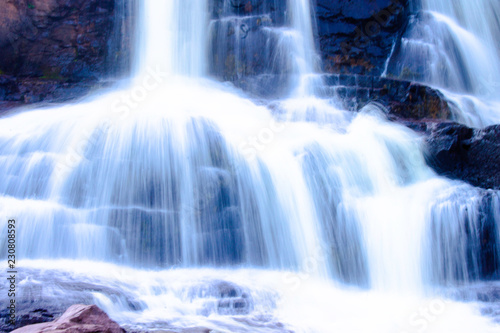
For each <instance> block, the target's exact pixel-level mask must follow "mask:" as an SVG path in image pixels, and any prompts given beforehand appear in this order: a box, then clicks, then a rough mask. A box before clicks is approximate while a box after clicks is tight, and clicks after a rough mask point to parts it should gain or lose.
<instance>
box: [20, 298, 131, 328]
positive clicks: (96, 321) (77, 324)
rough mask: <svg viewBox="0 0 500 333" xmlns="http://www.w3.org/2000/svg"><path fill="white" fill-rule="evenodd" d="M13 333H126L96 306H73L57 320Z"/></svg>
mask: <svg viewBox="0 0 500 333" xmlns="http://www.w3.org/2000/svg"><path fill="white" fill-rule="evenodd" d="M12 332H13V333H98V332H99V333H124V332H125V330H123V329H122V328H121V327H120V325H118V324H117V323H116V322H115V321H113V320H111V319H110V318H109V317H108V315H107V314H106V313H105V312H104V311H102V310H101V309H99V307H97V306H96V305H82V304H76V305H72V306H70V307H69V308H68V310H66V312H64V314H63V315H62V316H61V317H60V318H59V319H57V320H55V321H52V322H49V323H42V324H35V325H28V326H24V327H21V328H18V329H17V330H14V331H12Z"/></svg>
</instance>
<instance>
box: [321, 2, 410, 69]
mask: <svg viewBox="0 0 500 333" xmlns="http://www.w3.org/2000/svg"><path fill="white" fill-rule="evenodd" d="M409 11H410V5H409V4H408V0H349V1H331V0H318V1H317V6H316V15H317V22H318V38H319V46H320V51H321V56H322V60H323V66H324V69H325V71H327V72H330V73H352V74H369V75H380V74H381V73H382V71H383V69H384V65H385V61H386V59H387V58H388V56H389V55H390V53H391V49H392V47H393V45H394V43H395V41H396V40H397V39H398V38H399V36H400V34H401V33H402V31H403V30H404V27H405V26H406V24H407V19H408V14H409Z"/></svg>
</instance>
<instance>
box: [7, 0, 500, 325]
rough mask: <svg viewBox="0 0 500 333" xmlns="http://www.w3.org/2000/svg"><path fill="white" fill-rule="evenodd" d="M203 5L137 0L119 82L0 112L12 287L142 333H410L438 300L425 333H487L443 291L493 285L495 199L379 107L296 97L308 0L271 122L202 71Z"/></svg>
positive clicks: (309, 62)
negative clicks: (13, 226)
mask: <svg viewBox="0 0 500 333" xmlns="http://www.w3.org/2000/svg"><path fill="white" fill-rule="evenodd" d="M207 8H208V6H207V3H206V1H201V0H200V1H189V2H188V1H182V0H177V1H167V0H165V1H155V2H153V1H146V2H144V3H143V4H142V7H141V13H142V15H143V17H142V21H141V22H142V23H141V25H140V34H139V35H140V36H141V38H140V42H139V43H138V48H139V51H138V52H137V53H139V54H140V55H139V58H138V59H139V60H138V61H137V65H136V66H135V68H136V70H135V73H136V74H135V76H134V78H133V79H132V80H131V81H132V84H131V85H130V87H128V88H126V89H122V90H119V89H116V90H113V91H108V92H102V93H101V94H98V95H94V96H91V97H88V99H87V100H86V101H83V102H81V103H78V104H73V105H67V106H64V107H58V108H49V109H38V110H32V111H29V112H21V113H17V114H13V115H11V116H8V117H4V118H2V119H1V120H0V174H2V175H3V179H4V181H3V182H2V184H0V193H1V197H0V211H1V212H2V216H4V219H3V220H2V221H3V222H1V223H2V224H1V228H0V229H1V230H0V232H2V234H6V232H5V230H6V227H7V226H6V221H7V218H12V217H15V218H16V220H17V221H18V229H17V230H18V231H17V248H18V256H19V259H20V264H19V270H20V276H21V278H22V283H21V284H20V286H22V288H21V295H23V297H26V298H28V299H29V298H30V297H34V296H32V295H35V294H36V295H37V296H36V297H41V298H43V297H52V299H53V300H54V301H56V300H57V301H58V302H59V301H60V302H61V303H62V304H65V302H82V301H83V302H94V303H97V304H98V305H99V306H101V307H102V308H103V309H105V310H106V311H107V312H108V313H109V314H110V315H111V316H112V317H113V318H114V319H115V320H118V321H119V322H120V323H121V324H124V325H128V326H130V327H134V328H141V329H145V328H146V329H147V328H150V329H154V328H157V329H160V328H161V329H180V328H188V327H196V326H198V327H199V326H204V327H209V328H211V329H216V330H218V331H221V332H289V331H293V332H332V331H334V332H336V331H342V332H367V331H376V332H414V331H420V327H422V325H423V324H422V322H421V321H420V322H419V321H418V320H417V319H420V317H419V315H418V311H419V308H421V307H432V308H433V309H434V308H435V305H436V304H437V305H439V306H442V307H444V308H445V310H446V311H444V310H443V311H441V312H440V313H439V315H440V316H439V320H437V322H435V321H434V320H432V321H431V320H429V319H426V320H427V321H425V318H424V324H425V325H427V326H428V327H429V332H443V331H456V332H478V331H480V332H495V331H498V327H495V326H494V325H493V324H492V323H490V322H489V320H488V319H487V318H484V317H480V316H479V315H478V314H477V313H476V311H477V310H476V309H475V308H474V307H473V306H471V305H466V304H462V303H459V302H452V301H450V300H447V299H445V298H444V296H445V291H444V289H442V288H443V287H445V286H450V287H456V286H458V285H461V284H464V283H470V282H474V281H477V280H480V279H483V278H494V277H495V276H494V273H495V270H494V268H495V267H497V266H498V264H499V263H498V253H496V252H495V251H497V250H496V247H493V248H492V249H490V252H489V254H488V256H485V255H484V253H485V251H484V249H483V247H484V244H483V243H482V240H483V239H484V234H485V233H488V235H489V237H490V238H491V239H492V240H493V243H494V244H497V242H498V234H499V232H498V228H497V221H498V220H499V216H498V215H499V214H498V209H499V206H500V204H499V202H500V199H499V196H498V194H497V193H496V192H493V191H489V192H487V191H480V190H477V189H474V188H472V187H471V186H469V185H465V184H463V183H460V182H454V181H449V180H446V179H443V178H440V177H437V176H436V175H435V174H434V173H433V172H432V171H431V169H429V168H428V167H427V166H426V165H425V162H424V158H423V154H422V152H421V148H420V140H421V139H420V138H419V137H418V136H417V135H416V134H415V133H413V132H412V131H410V130H409V129H406V128H405V127H402V126H399V125H395V124H392V123H389V122H388V121H386V120H385V119H384V117H383V115H382V112H381V111H380V108H379V107H377V106H376V105H370V106H368V107H366V108H365V109H364V110H363V111H362V112H360V113H359V114H351V113H349V112H347V111H341V110H337V109H335V108H333V107H331V106H329V105H328V104H327V103H325V101H319V100H316V99H315V98H314V96H313V95H312V91H314V89H313V90H310V91H309V92H307V93H305V92H304V90H303V89H302V88H300V87H305V86H304V82H308V80H307V79H304V77H308V76H309V77H310V76H311V74H312V73H314V68H315V64H314V63H315V55H314V51H313V43H312V28H311V20H310V17H311V15H310V9H309V1H307V0H301V1H299V0H297V1H290V2H289V3H288V6H287V8H288V10H289V11H291V13H290V17H291V18H290V19H289V20H288V21H286V26H287V27H286V29H284V30H286V33H289V34H291V35H294V38H292V39H291V41H292V42H291V43H292V44H294V46H293V48H292V51H293V52H292V54H293V55H294V57H295V58H296V59H295V61H296V64H297V67H296V68H297V70H296V71H292V73H294V75H298V76H300V80H297V82H298V84H295V85H293V84H292V85H291V87H290V91H292V93H291V95H292V96H293V98H291V99H289V100H280V101H277V102H276V103H274V102H272V103H271V104H270V105H271V106H272V109H273V110H274V113H277V114H275V115H273V112H271V111H270V109H271V107H270V108H269V109H268V108H267V107H265V106H257V105H256V104H255V103H253V102H252V101H251V100H249V99H248V98H246V97H245V96H244V95H243V94H242V93H241V92H240V91H238V90H235V89H232V88H229V87H227V86H224V85H221V84H218V83H216V82H214V81H212V80H210V79H208V78H207V77H206V73H207V71H208V65H207V64H206V60H205V59H206V55H205V54H206V52H205V46H206V45H207V44H208V43H207V40H206V39H205V38H208V36H206V35H205V33H204V32H205V31H206V27H207V26H209V24H210V23H209V22H208V17H207V10H208V9H207ZM295 51H297V52H298V53H295ZM309 82H310V81H309ZM297 87H299V88H297ZM0 246H1V247H3V248H5V246H6V240H5V239H2V240H1V242H0ZM491 251H493V252H491ZM56 259H57V260H56ZM62 259H63V260H62ZM492 267H493V269H492ZM1 274H4V273H3V272H2V273H1ZM2 278H3V276H2ZM80 284H81V285H80ZM347 285H351V286H352V288H347ZM41 286H43V287H41ZM359 287H361V288H359ZM40 288H42V289H41V291H40ZM30 295H31V296H30ZM57 295H64V296H63V297H59V296H57ZM440 309H441V308H440ZM436 311H437V310H436ZM415 313H417V317H415V316H414V314H415ZM359 316H364V317H365V318H367V320H365V321H359V320H358V319H356V318H359ZM415 320H417V321H415Z"/></svg>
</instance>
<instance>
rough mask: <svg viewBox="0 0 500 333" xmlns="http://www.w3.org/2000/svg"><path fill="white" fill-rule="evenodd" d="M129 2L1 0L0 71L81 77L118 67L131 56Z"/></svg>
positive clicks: (92, 76)
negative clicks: (128, 31) (122, 30)
mask: <svg viewBox="0 0 500 333" xmlns="http://www.w3.org/2000/svg"><path fill="white" fill-rule="evenodd" d="M125 3H126V2H125V1H124V2H123V4H121V1H119V0H116V1H115V0H30V1H28V0H15V1H12V0H0V6H1V8H2V13H1V14H0V48H1V49H2V53H1V54H0V71H1V74H8V75H15V76H16V77H31V78H33V77H38V78H46V79H55V80H60V81H81V80H88V79H97V78H102V77H103V76H105V75H107V74H110V73H113V72H114V71H115V70H116V69H117V66H116V64H117V63H118V68H119V67H120V66H124V65H125V62H126V61H127V60H128V59H127V56H126V54H127V53H128V52H127V51H126V50H128V45H127V42H126V41H127V38H128V37H126V35H127V34H122V33H120V30H121V28H122V26H121V25H122V24H125V25H126V24H128V22H129V21H128V20H126V19H125V16H126V12H125V11H124V8H121V7H123V5H124V4H125ZM116 22H118V23H119V24H118V25H116V28H117V29H115V23H116ZM123 28H126V27H123ZM122 37H125V38H123V39H122ZM118 45H120V47H117V46H118Z"/></svg>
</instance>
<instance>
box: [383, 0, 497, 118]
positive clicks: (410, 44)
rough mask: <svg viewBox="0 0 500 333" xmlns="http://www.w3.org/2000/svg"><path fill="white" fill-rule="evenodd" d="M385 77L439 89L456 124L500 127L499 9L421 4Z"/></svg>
mask: <svg viewBox="0 0 500 333" xmlns="http://www.w3.org/2000/svg"><path fill="white" fill-rule="evenodd" d="M421 2H422V3H421V8H422V10H421V11H419V12H418V13H417V14H416V15H414V16H413V17H412V18H411V20H410V22H409V26H408V28H407V30H406V32H405V33H404V34H403V38H402V39H401V42H400V44H399V45H398V47H397V48H396V51H395V52H393V54H392V55H391V58H390V59H389V61H388V63H387V68H386V70H385V75H387V76H396V77H400V78H404V79H410V80H417V81H421V82H424V83H426V84H430V85H432V86H435V87H438V88H441V89H442V91H443V92H444V94H445V96H446V97H447V98H448V99H449V100H450V101H451V102H452V103H453V107H454V111H455V112H454V114H455V119H456V120H458V121H460V122H462V123H464V124H467V125H470V126H474V127H483V126H487V125H491V124H495V123H498V122H500V97H499V96H500V81H499V80H498V78H499V77H500V47H499V46H498V35H499V34H500V21H499V17H500V3H499V2H498V1H496V0H472V1H471V0H458V1H457V0H439V1H435V0H422V1H421Z"/></svg>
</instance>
